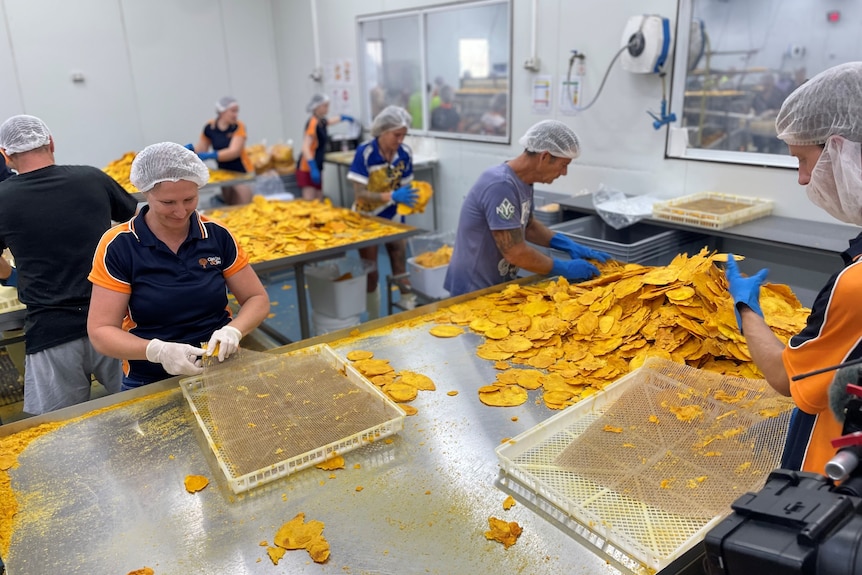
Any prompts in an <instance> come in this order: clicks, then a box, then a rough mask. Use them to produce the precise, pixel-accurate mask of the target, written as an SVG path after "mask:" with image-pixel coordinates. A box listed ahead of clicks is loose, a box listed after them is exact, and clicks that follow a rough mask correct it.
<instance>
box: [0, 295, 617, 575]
mask: <svg viewBox="0 0 862 575" xmlns="http://www.w3.org/2000/svg"><path fill="white" fill-rule="evenodd" d="M448 303H451V300H450V301H449V302H448ZM417 311H418V310H417ZM424 311H426V312H427V311H428V308H426V309H425V310H424ZM416 315H420V314H416V313H415V312H414V313H411V314H401V315H400V316H397V318H398V319H404V318H409V317H415V316H416ZM376 325H382V324H379V323H377V324H376ZM428 327H430V326H428V325H427V324H425V325H418V326H416V327H412V328H399V329H396V330H394V331H390V332H387V333H385V334H382V335H377V336H373V335H372V336H366V337H360V338H358V339H344V340H335V341H331V342H330V345H331V346H332V347H333V348H334V349H335V351H336V353H338V354H339V355H342V356H343V355H346V354H347V352H348V351H350V350H353V349H365V350H370V351H373V352H374V353H375V356H376V357H378V358H381V359H389V360H390V361H391V363H392V365H393V366H394V367H395V368H396V369H409V370H414V371H417V372H420V373H424V374H426V375H428V376H430V377H431V378H432V379H433V380H434V381H435V383H436V385H437V390H436V391H433V392H428V391H425V392H420V395H419V397H418V398H417V399H416V400H415V401H413V402H412V403H411V404H412V405H413V406H415V407H416V408H418V410H419V413H418V414H417V415H416V416H412V417H408V418H407V419H406V420H405V427H404V430H403V431H402V432H401V433H400V434H398V435H397V436H395V437H394V438H393V441H392V443H389V444H387V443H386V442H376V443H374V444H371V445H369V446H366V447H363V448H360V449H358V450H356V451H353V452H351V453H348V454H346V455H345V460H346V466H345V469H342V470H337V471H334V472H330V471H322V470H319V469H313V468H312V469H306V470H304V471H300V472H298V473H296V474H294V475H291V476H289V477H286V478H283V479H280V480H278V481H275V482H273V483H271V484H269V485H266V486H263V487H261V488H258V489H255V490H252V491H250V492H249V493H247V494H244V495H240V496H232V495H231V494H230V490H229V488H228V486H227V485H226V482H225V480H224V479H223V477H222V474H221V472H220V470H219V469H218V467H217V463H216V461H215V458H214V457H213V456H212V455H211V454H210V450H209V448H208V447H207V443H206V440H205V438H204V437H203V436H202V434H201V433H200V432H199V431H198V429H197V426H196V424H195V422H194V417H193V415H192V414H191V412H190V410H189V408H188V405H187V403H186V401H185V400H184V399H183V396H182V394H181V393H180V391H179V389H177V388H176V380H168V381H167V382H162V383H159V384H154V385H153V386H150V387H152V388H153V391H159V390H161V389H165V388H168V389H169V390H170V391H168V392H166V393H162V394H155V395H148V396H144V397H143V398H141V399H140V400H139V401H137V402H135V403H131V404H126V405H122V406H119V407H117V408H115V409H111V410H107V411H104V412H101V413H98V414H96V415H93V416H91V417H89V418H86V419H83V420H80V421H75V422H72V423H70V424H68V425H66V426H64V427H62V428H60V429H59V430H56V431H54V432H53V433H51V434H49V435H46V436H44V437H42V438H40V439H38V440H36V441H35V442H34V443H32V444H30V446H29V447H28V448H27V449H26V450H25V451H24V452H23V453H22V454H21V456H20V457H19V464H20V465H19V467H18V468H16V469H13V470H11V477H12V484H13V487H14V489H15V491H16V495H17V498H18V502H19V505H20V506H21V508H20V513H19V515H18V518H19V519H18V524H17V526H16V530H15V533H14V535H13V538H12V545H11V549H10V553H9V557H8V558H4V559H7V563H8V569H9V571H8V572H9V574H10V575H26V574H39V575H43V574H45V573H66V574H73V573H87V574H91V573H126V572H128V571H131V570H133V569H140V568H142V567H143V566H149V567H152V568H153V569H154V570H155V573H156V574H158V575H166V574H171V573H177V574H179V573H182V574H188V573H208V574H209V573H230V574H235V575H239V574H245V573H274V572H283V573H333V574H334V573H338V574H343V573H352V574H354V575H358V574H377V573H387V574H399V575H402V574H412V573H423V574H424V573H437V574H473V573H493V572H499V573H524V574H536V575H541V574H558V573H574V574H581V573H583V574H604V573H613V572H614V570H613V569H612V568H611V567H609V566H608V565H607V564H606V563H605V562H604V560H602V559H600V558H599V557H598V556H596V555H594V554H592V553H591V552H590V551H588V550H587V549H585V548H584V547H582V546H581V545H580V544H578V543H576V542H575V541H574V540H573V539H571V538H570V537H569V536H567V535H566V534H564V533H563V532H562V531H560V530H559V529H557V528H556V527H554V526H553V525H552V524H551V523H549V522H547V521H546V520H545V519H543V518H541V517H539V516H537V515H536V514H534V513H533V512H532V511H530V510H529V509H527V508H526V507H525V506H522V505H516V506H515V507H514V508H512V509H511V510H509V511H504V510H503V508H502V503H503V500H504V498H505V493H503V492H502V491H500V490H499V489H498V488H497V487H495V481H496V479H497V474H498V469H499V468H498V464H497V459H496V456H495V453H494V448H495V447H497V446H498V445H499V444H500V442H501V440H502V439H504V438H507V437H513V436H515V435H517V434H519V433H521V432H522V431H525V430H527V429H529V428H531V427H533V426H534V425H536V424H537V423H538V422H540V421H543V420H545V419H547V418H548V417H550V416H551V415H553V413H552V412H551V411H550V410H548V409H547V408H546V407H544V405H537V404H536V403H535V401H532V400H531V401H528V402H527V403H525V404H524V405H521V406H519V407H513V408H495V407H488V406H485V405H483V404H482V403H480V402H479V399H478V395H477V393H476V389H477V388H478V387H479V386H480V385H483V384H485V383H487V382H490V381H492V380H493V379H494V369H493V366H492V364H491V362H488V361H485V360H482V359H479V358H478V357H476V355H475V347H476V345H477V344H478V343H479V342H480V337H479V336H478V335H474V334H465V335H463V336H460V337H457V338H453V339H437V338H434V337H433V336H431V335H430V334H428V332H427V330H428ZM343 335H344V334H343V333H342V334H340V335H335V336H334V337H343ZM316 339H317V340H320V339H330V338H316ZM293 347H297V346H293ZM280 351H284V350H280ZM448 391H458V392H459V393H458V395H455V396H449V395H447V392H448ZM141 394H142V390H135V391H133V392H126V393H124V394H120V395H119V396H113V397H111V398H105V399H107V400H109V402H113V403H118V402H120V401H122V400H125V399H127V398H129V397H136V396H139V395H141ZM94 403H95V404H96V405H100V404H99V403H97V402H94ZM83 409H84V406H76V407H75V408H68V409H67V410H63V411H60V412H54V413H53V414H51V416H50V417H44V418H34V419H33V420H29V421H24V422H19V423H18V424H13V425H10V426H6V427H5V428H0V435H7V434H8V433H9V432H10V431H17V430H20V429H24V428H26V427H29V426H32V425H34V424H35V423H39V422H42V421H56V420H57V419H58V418H68V417H73V416H75V415H78V414H79V413H81V412H82V410H83ZM514 417H517V421H513V418H514ZM7 428H8V429H7ZM189 474H201V475H205V476H207V477H208V478H209V479H210V481H211V484H210V486H209V487H207V488H206V489H205V490H203V491H202V492H199V493H197V494H194V495H191V494H189V493H187V492H186V491H185V489H184V487H183V479H184V478H185V476H186V475H189ZM333 475H334V478H333V477H332V476H333ZM359 487H362V490H361V491H359V490H357V489H358V488H359ZM299 512H304V513H305V514H306V519H315V520H319V521H323V522H324V523H325V524H326V528H325V530H324V533H323V534H324V536H325V537H326V539H327V540H328V541H329V542H330V544H331V547H332V554H331V556H330V558H329V560H328V562H327V563H326V564H323V565H318V564H315V563H313V562H311V560H310V558H309V557H308V554H307V553H306V552H305V551H303V550H298V551H289V552H288V553H287V554H286V555H285V557H284V558H283V559H282V560H281V562H280V563H279V566H278V567H274V566H273V565H272V563H271V562H270V560H269V559H268V557H267V555H266V550H265V548H264V547H262V546H260V545H259V543H260V542H262V541H267V542H268V543H269V544H270V545H272V541H273V536H274V534H275V532H276V530H277V529H278V528H279V527H280V526H281V525H282V524H283V523H284V522H286V521H288V520H289V519H291V518H293V517H294V516H295V515H296V514H297V513H299ZM491 516H495V517H498V518H501V519H504V520H506V521H517V522H518V523H519V524H520V525H521V526H522V527H523V528H524V532H523V534H522V535H521V537H520V539H519V540H518V541H517V543H515V545H514V546H512V547H510V548H509V549H504V548H503V546H502V545H501V544H499V543H496V542H492V541H488V540H486V539H485V537H484V532H485V531H486V530H487V529H488V518H489V517H491Z"/></svg>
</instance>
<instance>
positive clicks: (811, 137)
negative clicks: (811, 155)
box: [775, 62, 862, 146]
mask: <svg viewBox="0 0 862 575" xmlns="http://www.w3.org/2000/svg"><path fill="white" fill-rule="evenodd" d="M775 131H776V133H777V135H778V138H779V139H780V140H783V141H784V142H786V143H787V144H789V145H791V146H811V145H818V144H825V143H826V140H827V139H828V138H829V136H843V137H844V138H845V139H847V140H850V141H851V142H862V62H849V63H847V64H840V65H838V66H835V67H833V68H829V69H828V70H825V71H823V72H820V73H819V74H817V75H816V76H814V77H813V78H811V79H810V80H808V81H807V82H805V83H804V84H802V85H801V86H799V87H798V88H796V90H794V91H793V93H791V94H790V95H789V96H787V99H786V100H784V104H782V105H781V110H780V111H779V112H778V117H777V118H775Z"/></svg>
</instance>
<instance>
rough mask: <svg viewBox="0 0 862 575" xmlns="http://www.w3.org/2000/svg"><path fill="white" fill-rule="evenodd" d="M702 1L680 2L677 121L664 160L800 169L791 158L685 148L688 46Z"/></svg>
mask: <svg viewBox="0 0 862 575" xmlns="http://www.w3.org/2000/svg"><path fill="white" fill-rule="evenodd" d="M697 1H703V0H679V1H678V3H677V17H676V40H675V42H674V48H675V49H674V56H673V72H672V75H671V97H670V112H675V113H676V115H677V120H676V121H675V122H672V123H671V124H670V125H669V126H668V131H667V140H666V143H665V158H672V159H681V160H697V161H707V162H719V163H725V164H742V165H750V166H763V167H774V168H790V169H794V170H796V169H798V167H799V163H798V160H797V159H796V158H794V157H793V156H790V155H782V154H768V153H760V152H736V151H731V150H708V149H704V148H691V147H689V146H688V145H686V139H685V138H686V135H687V131H688V129H687V128H685V127H684V126H683V125H682V118H683V113H682V110H683V103H684V100H685V86H686V80H687V78H688V51H689V50H688V47H689V42H690V40H691V38H690V37H691V19H692V14H693V13H694V9H693V8H694V2H697Z"/></svg>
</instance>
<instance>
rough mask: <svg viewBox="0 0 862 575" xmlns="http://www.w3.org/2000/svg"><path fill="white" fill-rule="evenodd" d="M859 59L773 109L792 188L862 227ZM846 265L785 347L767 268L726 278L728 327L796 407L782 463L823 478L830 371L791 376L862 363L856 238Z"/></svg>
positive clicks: (831, 427) (837, 430) (731, 271)
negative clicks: (767, 310)
mask: <svg viewBox="0 0 862 575" xmlns="http://www.w3.org/2000/svg"><path fill="white" fill-rule="evenodd" d="M860 94H862V62H850V63H847V64H841V65H839V66H835V67H833V68H830V69H828V70H826V71H824V72H821V73H820V74H818V75H816V76H814V77H813V78H811V79H810V80H809V81H808V82H806V83H805V84H802V85H801V86H800V87H799V88H797V89H796V90H795V91H794V92H793V93H792V94H790V96H788V98H787V99H786V100H785V101H784V104H783V105H782V106H781V110H780V111H779V112H778V117H777V118H776V120H775V127H776V132H777V135H778V138H779V139H780V140H782V141H784V143H786V144H787V145H788V147H789V148H790V155H792V156H794V157H796V158H798V159H799V184H800V185H803V186H806V192H807V194H808V198H809V199H810V200H811V201H812V202H813V203H814V204H815V205H816V206H818V207H820V208H822V209H824V210H825V211H826V212H828V213H829V214H830V215H831V216H833V217H834V218H836V219H838V220H841V221H843V222H846V223H848V224H853V225H854V226H862V98H860V97H859V95H860ZM841 257H842V258H843V260H844V268H843V269H842V270H840V271H838V272H837V273H835V274H834V275H833V276H832V277H831V278H830V279H829V281H828V282H827V283H826V285H825V286H824V287H823V289H822V290H820V293H819V294H818V295H817V297H816V299H815V300H814V304H813V305H812V306H811V314H810V315H809V316H808V321H807V325H806V326H805V328H803V330H802V331H801V332H800V333H799V334H797V335H795V336H793V337H792V338H790V341H789V342H788V343H787V345H784V344H783V343H782V342H781V340H779V339H778V338H777V337H776V336H775V334H774V333H773V332H772V330H771V329H770V328H769V325H767V323H766V321H765V320H764V318H763V312H762V311H761V309H760V286H761V285H763V283H764V282H765V281H766V276H767V273H768V270H766V269H763V270H760V271H759V272H758V273H757V274H755V275H753V276H750V277H749V276H742V274H741V273H740V271H739V267H738V265H737V264H736V262H735V261H734V259H733V258H732V257H728V261H727V266H726V274H727V280H728V284H729V287H728V290H729V291H730V295H731V297H732V298H733V302H734V308H735V311H736V321H737V323H738V324H739V329H740V332H741V333H743V334H744V335H745V342H746V343H747V344H748V349H749V350H750V352H751V357H752V358H753V359H754V363H755V364H756V365H757V367H758V368H759V369H760V371H761V372H763V375H764V376H765V378H766V381H767V383H769V385H770V386H772V387H773V388H774V389H775V390H776V391H777V392H778V393H780V394H782V395H787V396H790V397H792V398H793V401H794V403H795V404H796V407H797V408H798V409H796V410H794V414H793V416H792V417H791V420H790V429H789V430H788V434H787V441H786V443H785V447H784V454H783V456H782V461H781V467H783V468H786V469H793V470H799V469H801V470H802V471H810V472H812V473H823V472H824V471H823V470H824V466H825V464H826V462H828V461H829V459H830V458H831V457H832V456H833V455H835V451H836V450H835V448H834V447H832V443H831V441H832V440H833V439H835V438H836V437H838V436H840V435H841V431H842V424H841V422H839V421H838V419H836V417H835V415H834V414H833V413H832V410H831V409H830V401H829V389H830V386H831V384H832V381H833V378H834V377H835V374H834V373H833V372H826V373H821V374H819V375H814V376H811V377H808V378H805V379H801V380H799V381H792V377H793V376H795V375H798V374H802V373H805V372H809V371H814V370H816V369H818V368H822V367H827V366H830V365H836V364H839V363H842V362H845V361H848V360H854V359H859V358H860V357H862V307H860V306H859V293H860V290H862V234H859V235H858V236H856V237H855V238H854V239H852V240H850V245H849V247H848V249H847V250H846V251H844V252H843V253H842V254H841Z"/></svg>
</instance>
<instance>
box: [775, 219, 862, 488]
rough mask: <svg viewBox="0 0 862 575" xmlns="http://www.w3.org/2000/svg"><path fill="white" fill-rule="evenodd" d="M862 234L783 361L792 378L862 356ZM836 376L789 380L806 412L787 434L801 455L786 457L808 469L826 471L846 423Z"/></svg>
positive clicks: (792, 392)
mask: <svg viewBox="0 0 862 575" xmlns="http://www.w3.org/2000/svg"><path fill="white" fill-rule="evenodd" d="M860 238H862V234H860V236H859V237H857V238H856V239H854V240H852V241H851V242H850V249H849V250H848V251H846V252H844V253H842V257H843V258H844V260H845V264H846V267H845V268H844V269H843V270H841V271H840V272H838V273H837V274H835V275H834V276H832V277H831V278H830V279H829V282H828V283H827V284H826V286H825V287H824V288H823V289H822V290H821V291H820V293H819V294H818V295H817V298H816V300H815V301H814V305H813V306H812V308H811V314H810V315H809V317H808V324H807V325H806V326H805V328H804V329H803V330H802V332H800V333H799V334H798V335H795V336H794V337H792V338H791V340H790V342H789V343H788V346H787V347H786V348H785V349H784V352H783V353H782V361H783V362H784V368H785V370H786V371H787V376H788V377H789V378H792V377H793V376H795V375H798V374H801V373H806V372H809V371H814V370H816V369H819V368H823V367H828V366H830V365H836V364H839V363H842V362H844V361H847V360H851V359H856V358H859V357H862V305H860V300H859V297H860V294H862V262H859V261H856V260H857V259H858V258H859V256H860V254H862V239H860ZM834 377H835V372H827V373H822V374H820V375H815V376H811V377H808V378H805V379H801V380H799V381H792V380H791V382H790V394H791V395H792V397H793V400H794V402H795V403H796V405H797V407H799V409H800V410H802V411H803V412H804V413H801V414H798V415H799V416H801V417H799V418H798V419H799V421H797V422H795V424H794V425H792V426H791V436H793V435H795V437H791V436H789V437H788V446H791V445H792V444H793V443H794V442H795V445H796V447H795V449H796V450H797V451H798V453H796V454H788V453H786V452H785V459H787V456H788V455H793V456H795V460H797V461H798V460H799V459H800V457H801V461H802V470H803V471H810V472H813V473H824V467H825V465H826V463H827V462H828V461H829V459H830V458H831V457H832V456H833V455H835V452H836V450H835V449H834V448H833V447H832V444H831V441H832V440H833V439H835V438H836V437H839V436H840V435H841V429H842V427H843V425H842V424H841V423H840V422H839V421H838V420H837V419H836V418H835V415H834V414H833V413H832V411H831V410H830V408H829V387H830V386H831V384H832V381H833V378H834ZM794 428H795V429H794ZM806 435H807V441H806V437H805V436H806Z"/></svg>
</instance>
